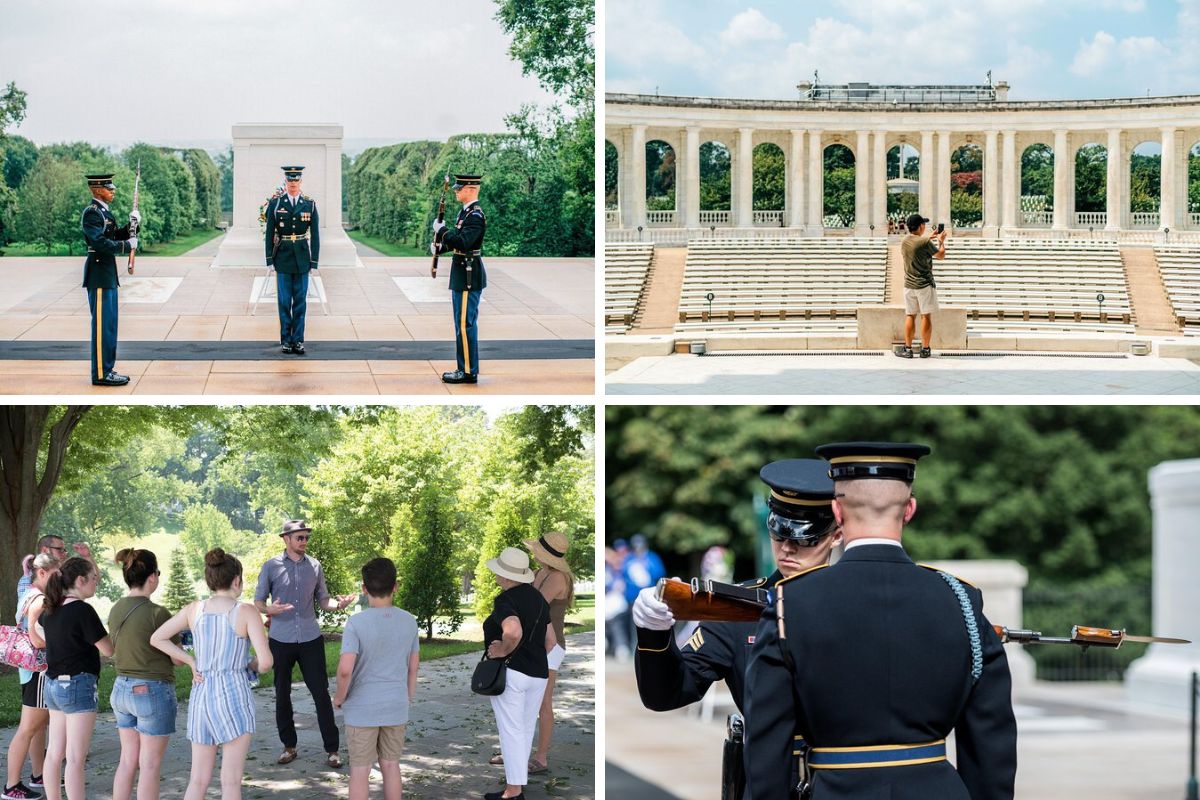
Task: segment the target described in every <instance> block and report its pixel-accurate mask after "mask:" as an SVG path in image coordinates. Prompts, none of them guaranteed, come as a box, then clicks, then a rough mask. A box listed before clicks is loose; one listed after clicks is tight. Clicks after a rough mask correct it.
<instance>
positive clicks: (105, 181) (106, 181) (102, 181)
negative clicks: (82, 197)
mask: <svg viewBox="0 0 1200 800" xmlns="http://www.w3.org/2000/svg"><path fill="white" fill-rule="evenodd" d="M84 177H85V178H87V182H88V187H89V188H96V189H116V188H117V186H116V184H115V183H113V182H112V179H113V173H111V172H109V173H108V174H106V175H85V176H84Z"/></svg>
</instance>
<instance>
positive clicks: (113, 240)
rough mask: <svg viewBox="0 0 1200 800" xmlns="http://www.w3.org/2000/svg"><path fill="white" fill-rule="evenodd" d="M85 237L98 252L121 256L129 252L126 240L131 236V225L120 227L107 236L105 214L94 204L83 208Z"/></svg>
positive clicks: (89, 244)
mask: <svg viewBox="0 0 1200 800" xmlns="http://www.w3.org/2000/svg"><path fill="white" fill-rule="evenodd" d="M83 238H84V240H85V241H86V242H87V246H88V247H90V248H91V249H93V250H95V251H96V252H97V253H107V254H109V255H114V256H119V255H124V254H125V253H128V252H129V245H128V244H126V242H125V240H126V239H128V238H129V227H128V226H126V227H124V228H118V229H116V230H115V231H113V232H112V234H111V235H109V236H105V235H104V215H103V214H101V213H100V209H98V208H96V207H95V206H94V205H93V206H88V207H87V208H85V209H84V210H83Z"/></svg>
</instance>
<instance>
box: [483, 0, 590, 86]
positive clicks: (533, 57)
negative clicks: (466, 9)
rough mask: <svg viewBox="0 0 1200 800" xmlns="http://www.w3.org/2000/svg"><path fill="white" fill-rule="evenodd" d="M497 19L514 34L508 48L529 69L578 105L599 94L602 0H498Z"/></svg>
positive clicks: (526, 70) (540, 80)
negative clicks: (599, 5)
mask: <svg viewBox="0 0 1200 800" xmlns="http://www.w3.org/2000/svg"><path fill="white" fill-rule="evenodd" d="M496 5H497V6H498V7H499V10H498V11H497V12H496V19H497V20H498V21H499V22H500V27H501V28H502V29H503V30H504V32H505V33H507V34H509V35H510V36H512V44H511V45H510V46H509V49H508V52H509V54H510V55H512V56H513V57H514V58H516V59H517V60H518V61H520V62H521V66H522V71H523V72H524V74H526V75H529V74H533V75H536V76H537V78H538V82H539V83H541V84H542V86H543V87H544V88H546V89H547V90H549V91H551V92H553V93H554V94H556V95H562V96H564V97H565V98H566V100H567V102H569V103H570V104H571V105H572V106H575V107H577V108H590V107H591V106H592V105H593V101H594V98H595V74H596V51H595V44H594V42H593V35H594V32H595V26H596V5H595V3H593V2H591V0H497V3H496Z"/></svg>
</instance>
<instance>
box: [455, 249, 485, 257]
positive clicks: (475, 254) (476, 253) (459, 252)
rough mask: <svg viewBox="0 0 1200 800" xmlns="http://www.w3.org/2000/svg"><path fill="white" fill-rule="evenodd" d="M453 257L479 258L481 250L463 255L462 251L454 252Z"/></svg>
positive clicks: (481, 253)
mask: <svg viewBox="0 0 1200 800" xmlns="http://www.w3.org/2000/svg"><path fill="white" fill-rule="evenodd" d="M454 255H456V256H481V255H483V251H482V250H472V251H471V252H469V253H464V252H463V251H462V250H455V251H454Z"/></svg>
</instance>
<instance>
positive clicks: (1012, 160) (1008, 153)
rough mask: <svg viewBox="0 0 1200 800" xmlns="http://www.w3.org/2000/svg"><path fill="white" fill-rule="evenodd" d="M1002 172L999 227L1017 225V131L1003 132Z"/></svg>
mask: <svg viewBox="0 0 1200 800" xmlns="http://www.w3.org/2000/svg"><path fill="white" fill-rule="evenodd" d="M1003 149H1004V172H1003V173H1002V177H1001V183H1000V190H1001V196H1002V201H1001V205H1002V209H1001V211H1002V213H1001V215H1000V227H1001V228H1015V227H1017V225H1018V224H1019V223H1018V217H1017V212H1018V211H1019V209H1018V207H1017V203H1018V202H1019V200H1018V198H1019V197H1020V194H1021V162H1020V161H1019V160H1018V159H1017V132H1016V131H1005V132H1004V148H1003Z"/></svg>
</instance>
